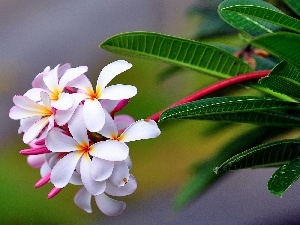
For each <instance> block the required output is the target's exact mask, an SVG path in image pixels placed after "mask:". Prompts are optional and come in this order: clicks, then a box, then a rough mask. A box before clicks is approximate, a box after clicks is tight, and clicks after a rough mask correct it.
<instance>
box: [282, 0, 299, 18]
mask: <svg viewBox="0 0 300 225" xmlns="http://www.w3.org/2000/svg"><path fill="white" fill-rule="evenodd" d="M284 2H285V3H286V4H287V5H288V6H289V7H290V8H291V10H293V11H294V13H296V14H297V15H298V16H300V2H299V1H295V0H284Z"/></svg>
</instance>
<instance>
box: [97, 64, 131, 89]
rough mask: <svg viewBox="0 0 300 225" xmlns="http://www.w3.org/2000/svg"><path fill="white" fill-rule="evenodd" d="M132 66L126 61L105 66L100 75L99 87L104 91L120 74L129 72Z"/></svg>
mask: <svg viewBox="0 0 300 225" xmlns="http://www.w3.org/2000/svg"><path fill="white" fill-rule="evenodd" d="M131 67H132V64H131V63H129V62H126V61H125V60H117V61H115V62H112V63H110V64H108V65H107V66H105V67H104V68H103V69H102V71H101V72H100V74H99V77H98V80H97V87H100V89H104V88H105V87H106V85H107V84H108V83H109V82H110V81H111V80H112V79H114V77H115V76H117V75H119V74H120V73H122V72H124V71H126V70H129V69H130V68H131Z"/></svg>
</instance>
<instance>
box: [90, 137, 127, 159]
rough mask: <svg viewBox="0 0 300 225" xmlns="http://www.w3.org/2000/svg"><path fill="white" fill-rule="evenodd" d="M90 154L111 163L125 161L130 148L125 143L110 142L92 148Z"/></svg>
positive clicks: (102, 142) (100, 143) (98, 143)
mask: <svg viewBox="0 0 300 225" xmlns="http://www.w3.org/2000/svg"><path fill="white" fill-rule="evenodd" d="M89 153H90V154H91V155H92V156H95V157H97V158H100V159H105V160H109V161H122V160H125V159H126V158H127V156H128V153H129V148H128V146H127V145H126V144H125V143H122V142H119V141H114V140H108V141H101V142H97V143H96V144H94V145H92V146H91V147H90V151H89Z"/></svg>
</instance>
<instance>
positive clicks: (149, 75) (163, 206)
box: [0, 0, 300, 225]
mask: <svg viewBox="0 0 300 225" xmlns="http://www.w3.org/2000/svg"><path fill="white" fill-rule="evenodd" d="M196 2H198V1H192V0H189V1H180V0H176V1H175V0H163V1H159V0H152V1H149V0H128V1H121V0H111V1H96V0H94V1H92V0H89V1H57V0H52V1H37V0H33V1H17V0H10V1H8V0H4V1H0V40H1V41H0V68H1V70H0V76H1V81H0V92H1V95H0V104H1V106H0V110H1V111H0V112H1V113H0V120H1V128H0V141H1V157H0V185H1V186H0V224H128V225H129V224H170V225H171V224H178V225H179V224H298V223H297V220H298V219H299V217H300V216H299V213H298V210H299V208H300V201H299V200H300V198H299V197H298V196H299V195H298V194H297V193H299V187H300V185H299V184H296V185H294V186H293V187H292V188H291V190H289V191H288V192H287V193H286V194H285V196H284V197H283V199H280V198H278V197H275V196H273V195H271V194H270V193H269V192H268V191H267V188H266V182H267V180H268V178H269V177H270V175H271V174H272V170H271V169H270V170H264V171H263V170H255V171H251V170H244V171H239V172H234V173H230V175H229V176H226V178H227V179H223V180H222V181H221V182H218V183H217V184H216V185H214V186H213V187H212V188H211V189H209V190H208V191H207V192H206V193H205V194H204V195H202V197H200V198H199V199H197V200H196V201H195V202H194V203H192V204H191V205H190V206H188V207H186V208H184V209H183V210H181V211H179V212H176V213H175V212H174V211H172V209H171V208H172V201H173V198H174V196H175V195H176V192H177V191H178V190H179V188H180V186H182V185H183V184H184V182H185V181H186V180H187V179H188V177H189V168H190V166H191V165H192V163H194V162H197V161H199V160H204V159H205V158H207V157H209V156H211V155H212V154H213V153H214V151H215V150H216V149H217V147H219V146H221V145H222V143H224V142H226V140H227V139H228V138H229V137H232V136H234V133H232V134H230V133H229V134H228V133H226V134H224V133H219V134H218V135H216V136H210V137H208V138H205V137H202V136H201V135H200V133H201V132H200V131H201V130H202V132H203V131H204V132H205V129H206V127H207V126H208V125H209V124H210V123H209V122H195V121H187V122H176V123H174V124H162V125H160V126H161V129H162V135H161V136H160V137H159V138H157V139H155V140H145V141H140V142H136V143H132V144H131V145H130V148H131V153H130V154H131V157H132V160H133V169H132V173H133V174H134V175H135V176H136V177H137V180H138V189H137V191H136V192H135V193H134V194H133V195H131V196H128V197H125V198H123V200H124V201H126V202H127V203H128V204H127V208H126V210H125V212H124V213H123V215H121V216H119V217H113V218H108V217H106V216H104V215H103V214H101V213H100V212H99V211H98V209H97V207H96V205H95V204H94V205H93V209H94V212H93V214H87V213H85V212H83V211H82V210H81V209H79V208H77V206H76V205H75V204H74V203H73V197H74V195H75V193H76V191H77V190H78V187H76V186H68V187H66V188H65V189H64V190H63V191H62V192H61V193H60V194H59V195H58V196H56V197H55V198H54V199H51V200H47V198H46V196H47V193H48V192H49V191H50V189H51V186H50V185H46V186H45V187H43V188H40V189H37V190H36V189H34V187H33V186H34V183H35V182H36V181H37V180H38V179H39V178H40V175H39V171H38V170H37V169H33V168H30V167H29V166H28V165H27V162H26V157H24V156H21V155H19V153H18V152H19V150H20V149H22V148H25V147H26V146H25V145H24V144H22V142H21V139H22V137H21V136H20V135H18V134H17V129H18V125H19V123H18V122H17V121H12V120H10V119H9V118H8V111H9V109H10V108H11V107H12V105H13V103H12V97H13V95H15V94H23V93H24V92H25V91H26V90H27V89H29V88H30V87H31V81H32V79H33V78H34V77H35V76H36V75H37V74H38V73H39V72H41V71H42V70H43V69H44V68H45V67H46V66H48V65H49V66H51V67H54V66H56V65H57V64H60V63H62V64H63V63H66V62H69V63H71V64H72V66H74V67H76V66H80V65H86V66H88V67H89V71H88V73H87V75H88V76H89V77H90V78H91V80H93V81H95V80H96V78H97V76H98V74H99V72H100V70H101V68H102V67H103V66H105V65H106V64H108V63H109V62H111V61H114V60H116V59H126V60H127V61H129V62H131V63H133V68H132V69H131V70H130V71H128V72H126V73H124V74H122V75H121V76H120V77H118V78H117V79H115V80H114V81H113V82H115V83H119V82H120V83H125V84H133V85H135V86H137V88H138V90H139V93H138V95H137V96H136V97H134V98H133V99H132V100H131V102H130V104H129V105H128V106H127V108H126V110H125V112H126V113H130V114H131V115H133V116H134V117H135V118H136V119H139V118H145V117H147V116H149V115H151V114H153V113H155V112H156V111H158V110H160V109H162V108H164V107H165V106H167V105H168V104H170V103H172V102H174V101H176V100H178V99H180V98H181V97H184V96H185V95H186V94H188V93H190V92H191V90H195V89H196V88H199V87H203V86H205V85H206V84H207V83H208V82H210V80H205V79H204V80H203V79H198V77H197V76H196V74H195V73H194V72H191V71H182V72H181V73H182V74H183V75H186V74H187V76H174V77H172V78H171V79H169V80H167V81H164V82H158V79H157V74H158V73H159V72H160V71H161V70H163V69H164V68H165V65H163V64H162V63H159V62H155V61H148V60H142V59H136V58H129V57H123V56H118V55H114V54H111V53H109V52H106V51H104V50H102V49H99V48H98V45H99V44H100V43H101V42H103V41H104V40H105V39H107V38H108V37H110V36H112V35H115V34H118V33H121V32H126V31H154V32H161V33H166V34H171V35H177V36H182V37H191V36H192V34H194V33H195V24H197V23H198V22H199V21H196V20H194V19H193V18H190V17H189V18H188V17H186V12H187V9H188V7H190V6H191V5H192V4H194V3H196ZM203 2H205V1H203ZM215 10H216V9H215ZM223 39H224V41H226V40H225V39H227V38H223ZM221 40H222V37H221ZM295 196H297V197H295Z"/></svg>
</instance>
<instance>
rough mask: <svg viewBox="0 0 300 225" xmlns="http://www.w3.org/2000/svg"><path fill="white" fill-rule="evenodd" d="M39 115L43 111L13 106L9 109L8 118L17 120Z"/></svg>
mask: <svg viewBox="0 0 300 225" xmlns="http://www.w3.org/2000/svg"><path fill="white" fill-rule="evenodd" d="M41 115H44V114H43V113H40V112H36V111H31V110H26V109H23V108H20V107H19V106H13V107H12V108H11V109H10V110H9V118H11V119H13V120H19V119H25V118H31V117H40V116H41Z"/></svg>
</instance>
